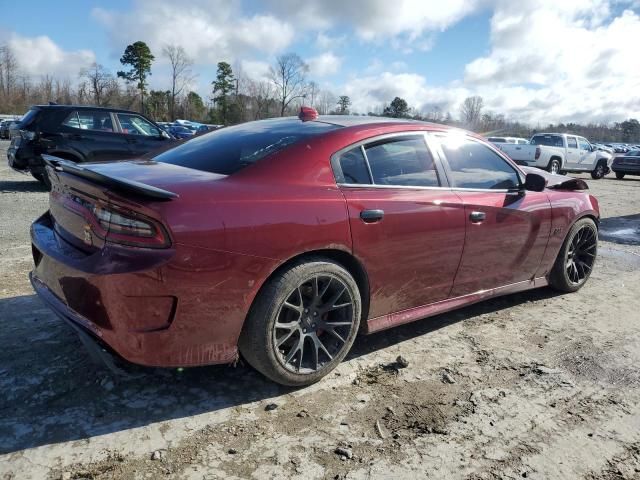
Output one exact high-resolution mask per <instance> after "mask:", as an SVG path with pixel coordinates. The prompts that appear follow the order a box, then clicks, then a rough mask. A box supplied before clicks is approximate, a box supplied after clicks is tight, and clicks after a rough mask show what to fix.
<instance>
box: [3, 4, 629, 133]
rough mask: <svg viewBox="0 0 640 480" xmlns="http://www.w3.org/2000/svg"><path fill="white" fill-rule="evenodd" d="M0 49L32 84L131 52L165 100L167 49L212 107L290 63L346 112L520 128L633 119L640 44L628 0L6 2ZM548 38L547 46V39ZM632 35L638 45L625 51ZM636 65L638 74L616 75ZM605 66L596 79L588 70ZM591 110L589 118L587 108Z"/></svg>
mask: <svg viewBox="0 0 640 480" xmlns="http://www.w3.org/2000/svg"><path fill="white" fill-rule="evenodd" d="M0 7H2V8H1V11H2V12H3V14H2V16H1V17H0V44H2V43H8V44H9V45H10V46H11V47H12V48H13V49H14V50H16V51H17V53H19V55H18V58H19V60H21V61H22V62H23V64H24V65H23V70H24V71H25V73H28V74H29V75H31V76H32V77H34V78H37V77H38V76H39V75H44V74H53V75H56V76H67V77H68V78H70V79H72V80H74V81H75V80H77V78H78V71H79V69H80V68H82V67H83V66H86V64H88V63H91V62H92V61H97V62H98V63H101V64H103V65H105V66H106V67H107V68H109V69H110V70H112V71H116V70H117V69H118V68H120V64H119V61H118V59H119V57H120V55H121V54H122V51H123V50H124V48H125V47H126V45H127V44H129V43H133V42H134V41H137V40H143V41H145V42H147V43H148V44H149V45H150V47H151V49H152V52H153V53H154V54H155V55H156V62H155V64H154V66H153V69H152V71H153V75H152V77H151V81H150V83H151V87H152V88H163V89H164V88H167V81H168V70H167V66H166V60H165V59H164V58H163V57H162V55H161V50H162V46H163V45H165V44H169V43H171V44H179V45H182V46H183V47H184V48H185V49H186V50H187V52H188V53H189V54H190V55H191V56H192V57H193V58H194V60H195V65H194V72H196V73H197V74H198V77H197V80H196V81H195V83H194V85H193V88H194V89H195V90H197V91H198V92H199V93H201V94H202V95H203V96H206V95H208V90H209V84H210V82H211V80H212V79H213V77H214V75H215V68H216V66H215V64H216V63H217V62H218V61H222V60H225V61H228V62H230V63H232V65H234V66H236V67H237V68H240V69H242V71H243V73H244V75H246V76H247V77H250V78H252V79H255V80H256V81H258V80H260V79H262V78H264V75H265V73H266V71H267V69H268V65H269V64H271V63H273V60H274V58H275V57H276V56H277V55H278V54H281V53H285V52H296V53H298V54H299V55H300V56H301V57H302V58H303V59H304V60H305V61H307V62H308V64H309V65H310V67H311V70H310V73H309V79H312V80H314V81H316V82H317V83H318V84H319V85H320V87H321V88H322V89H324V90H326V91H331V92H332V93H333V94H335V95H341V94H348V95H350V97H351V98H352V101H353V108H354V110H356V111H361V112H365V111H368V110H371V109H375V108H380V107H381V106H382V105H383V104H384V103H388V102H389V101H390V100H392V99H393V97H394V96H396V95H398V96H401V97H404V98H406V99H407V100H408V101H409V103H410V105H412V106H413V107H414V108H416V109H417V110H423V111H425V110H433V109H434V108H439V109H441V110H443V111H451V112H452V113H453V115H454V116H455V115H456V114H457V110H458V108H459V105H460V103H461V101H462V100H463V99H464V98H465V96H469V95H481V96H482V97H483V99H484V101H485V108H486V109H488V110H492V111H494V112H496V113H503V114H505V115H506V116H508V117H510V118H515V119H518V120H522V121H528V122H529V123H532V122H545V121H559V120H561V121H570V120H575V121H613V120H620V119H622V118H627V117H629V116H633V115H635V116H638V111H640V100H639V99H638V95H637V93H636V92H637V91H640V89H639V88H638V87H640V77H639V74H638V73H635V72H636V71H638V72H640V69H638V68H637V59H636V55H635V51H634V50H635V48H634V47H633V46H632V45H630V44H632V43H633V42H634V41H635V39H637V32H638V31H640V17H639V16H638V11H639V9H638V2H637V1H635V0H629V1H624V0H611V1H607V0H564V1H563V2H557V1H552V0H524V1H522V2H509V1H508V0H467V1H464V0H451V1H449V2H441V1H436V0H395V1H394V2H389V1H388V0H366V1H365V0H354V1H352V2H343V1H342V2H340V1H337V0H324V1H323V0H306V1H304V2H297V1H295V0H265V1H263V2H259V1H257V0H245V1H242V0H232V1H222V0H191V1H190V2H184V3H183V2H177V1H175V0H155V1H154V0H112V1H110V2H97V1H81V0H67V1H61V2H47V1H39V0H31V1H20V2H16V1H15V0H3V1H1V2H0ZM550 32H553V34H550ZM632 36H633V37H634V40H631V38H632ZM627 62H628V64H629V66H632V65H633V68H635V70H629V69H628V68H626V67H623V68H620V65H626V64H627ZM595 66H600V67H601V68H599V69H597V68H594V67H595ZM585 101H586V102H587V103H588V107H587V106H586V105H585Z"/></svg>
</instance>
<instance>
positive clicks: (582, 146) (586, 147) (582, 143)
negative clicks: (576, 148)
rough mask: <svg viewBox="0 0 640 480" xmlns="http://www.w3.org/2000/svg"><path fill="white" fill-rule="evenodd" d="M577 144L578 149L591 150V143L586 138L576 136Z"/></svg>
mask: <svg viewBox="0 0 640 480" xmlns="http://www.w3.org/2000/svg"><path fill="white" fill-rule="evenodd" d="M578 144H579V145H580V150H587V151H590V150H591V145H589V142H587V139H586V138H580V137H578Z"/></svg>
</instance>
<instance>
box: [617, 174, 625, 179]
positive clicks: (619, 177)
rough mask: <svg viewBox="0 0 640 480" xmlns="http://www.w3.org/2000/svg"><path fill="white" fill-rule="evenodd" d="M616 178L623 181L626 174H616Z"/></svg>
mask: <svg viewBox="0 0 640 480" xmlns="http://www.w3.org/2000/svg"><path fill="white" fill-rule="evenodd" d="M616 178H617V179H618V180H622V179H623V178H624V173H622V172H616Z"/></svg>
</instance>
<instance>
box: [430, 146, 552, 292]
mask: <svg viewBox="0 0 640 480" xmlns="http://www.w3.org/2000/svg"><path fill="white" fill-rule="evenodd" d="M436 138H437V139H438V141H439V144H440V149H439V152H440V154H441V155H442V156H443V160H444V161H443V165H444V167H445V171H446V174H447V177H448V179H449V182H450V184H451V186H452V188H453V191H454V192H455V193H456V194H457V195H458V196H459V197H460V199H461V200H462V203H463V204H464V210H465V223H466V234H465V242H464V252H463V254H462V259H461V261H460V267H459V268H458V272H457V274H456V277H455V281H454V284H453V290H452V292H451V296H452V297H458V296H462V295H467V294H471V293H476V292H479V291H482V290H488V289H492V288H498V287H503V286H507V285H511V284H515V283H519V282H525V281H527V282H528V281H531V280H533V278H534V276H535V273H536V270H537V269H538V266H539V265H540V262H541V260H542V256H543V254H544V251H545V248H546V245H547V240H548V238H549V232H550V228H551V207H550V202H549V199H548V197H547V194H546V193H545V192H531V191H527V192H524V191H523V190H522V189H521V188H520V187H521V185H522V183H523V180H524V178H523V175H522V174H521V172H519V171H518V170H517V169H516V167H515V166H513V165H512V164H511V163H510V162H509V161H507V160H506V159H505V158H504V157H503V156H502V155H500V154H499V153H498V151H496V150H494V149H492V148H491V147H489V146H488V145H486V144H485V143H483V142H481V141H479V140H477V139H475V138H471V137H463V136H460V135H445V134H442V135H436Z"/></svg>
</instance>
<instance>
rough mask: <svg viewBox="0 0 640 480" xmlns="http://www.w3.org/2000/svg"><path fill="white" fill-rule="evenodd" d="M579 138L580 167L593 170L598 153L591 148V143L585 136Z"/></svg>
mask: <svg viewBox="0 0 640 480" xmlns="http://www.w3.org/2000/svg"><path fill="white" fill-rule="evenodd" d="M577 138H578V149H579V153H578V155H579V157H580V160H579V167H580V169H581V170H593V166H594V165H595V163H596V155H597V152H594V151H593V149H592V148H591V144H590V143H589V141H588V140H587V139H586V138H584V137H577Z"/></svg>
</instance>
